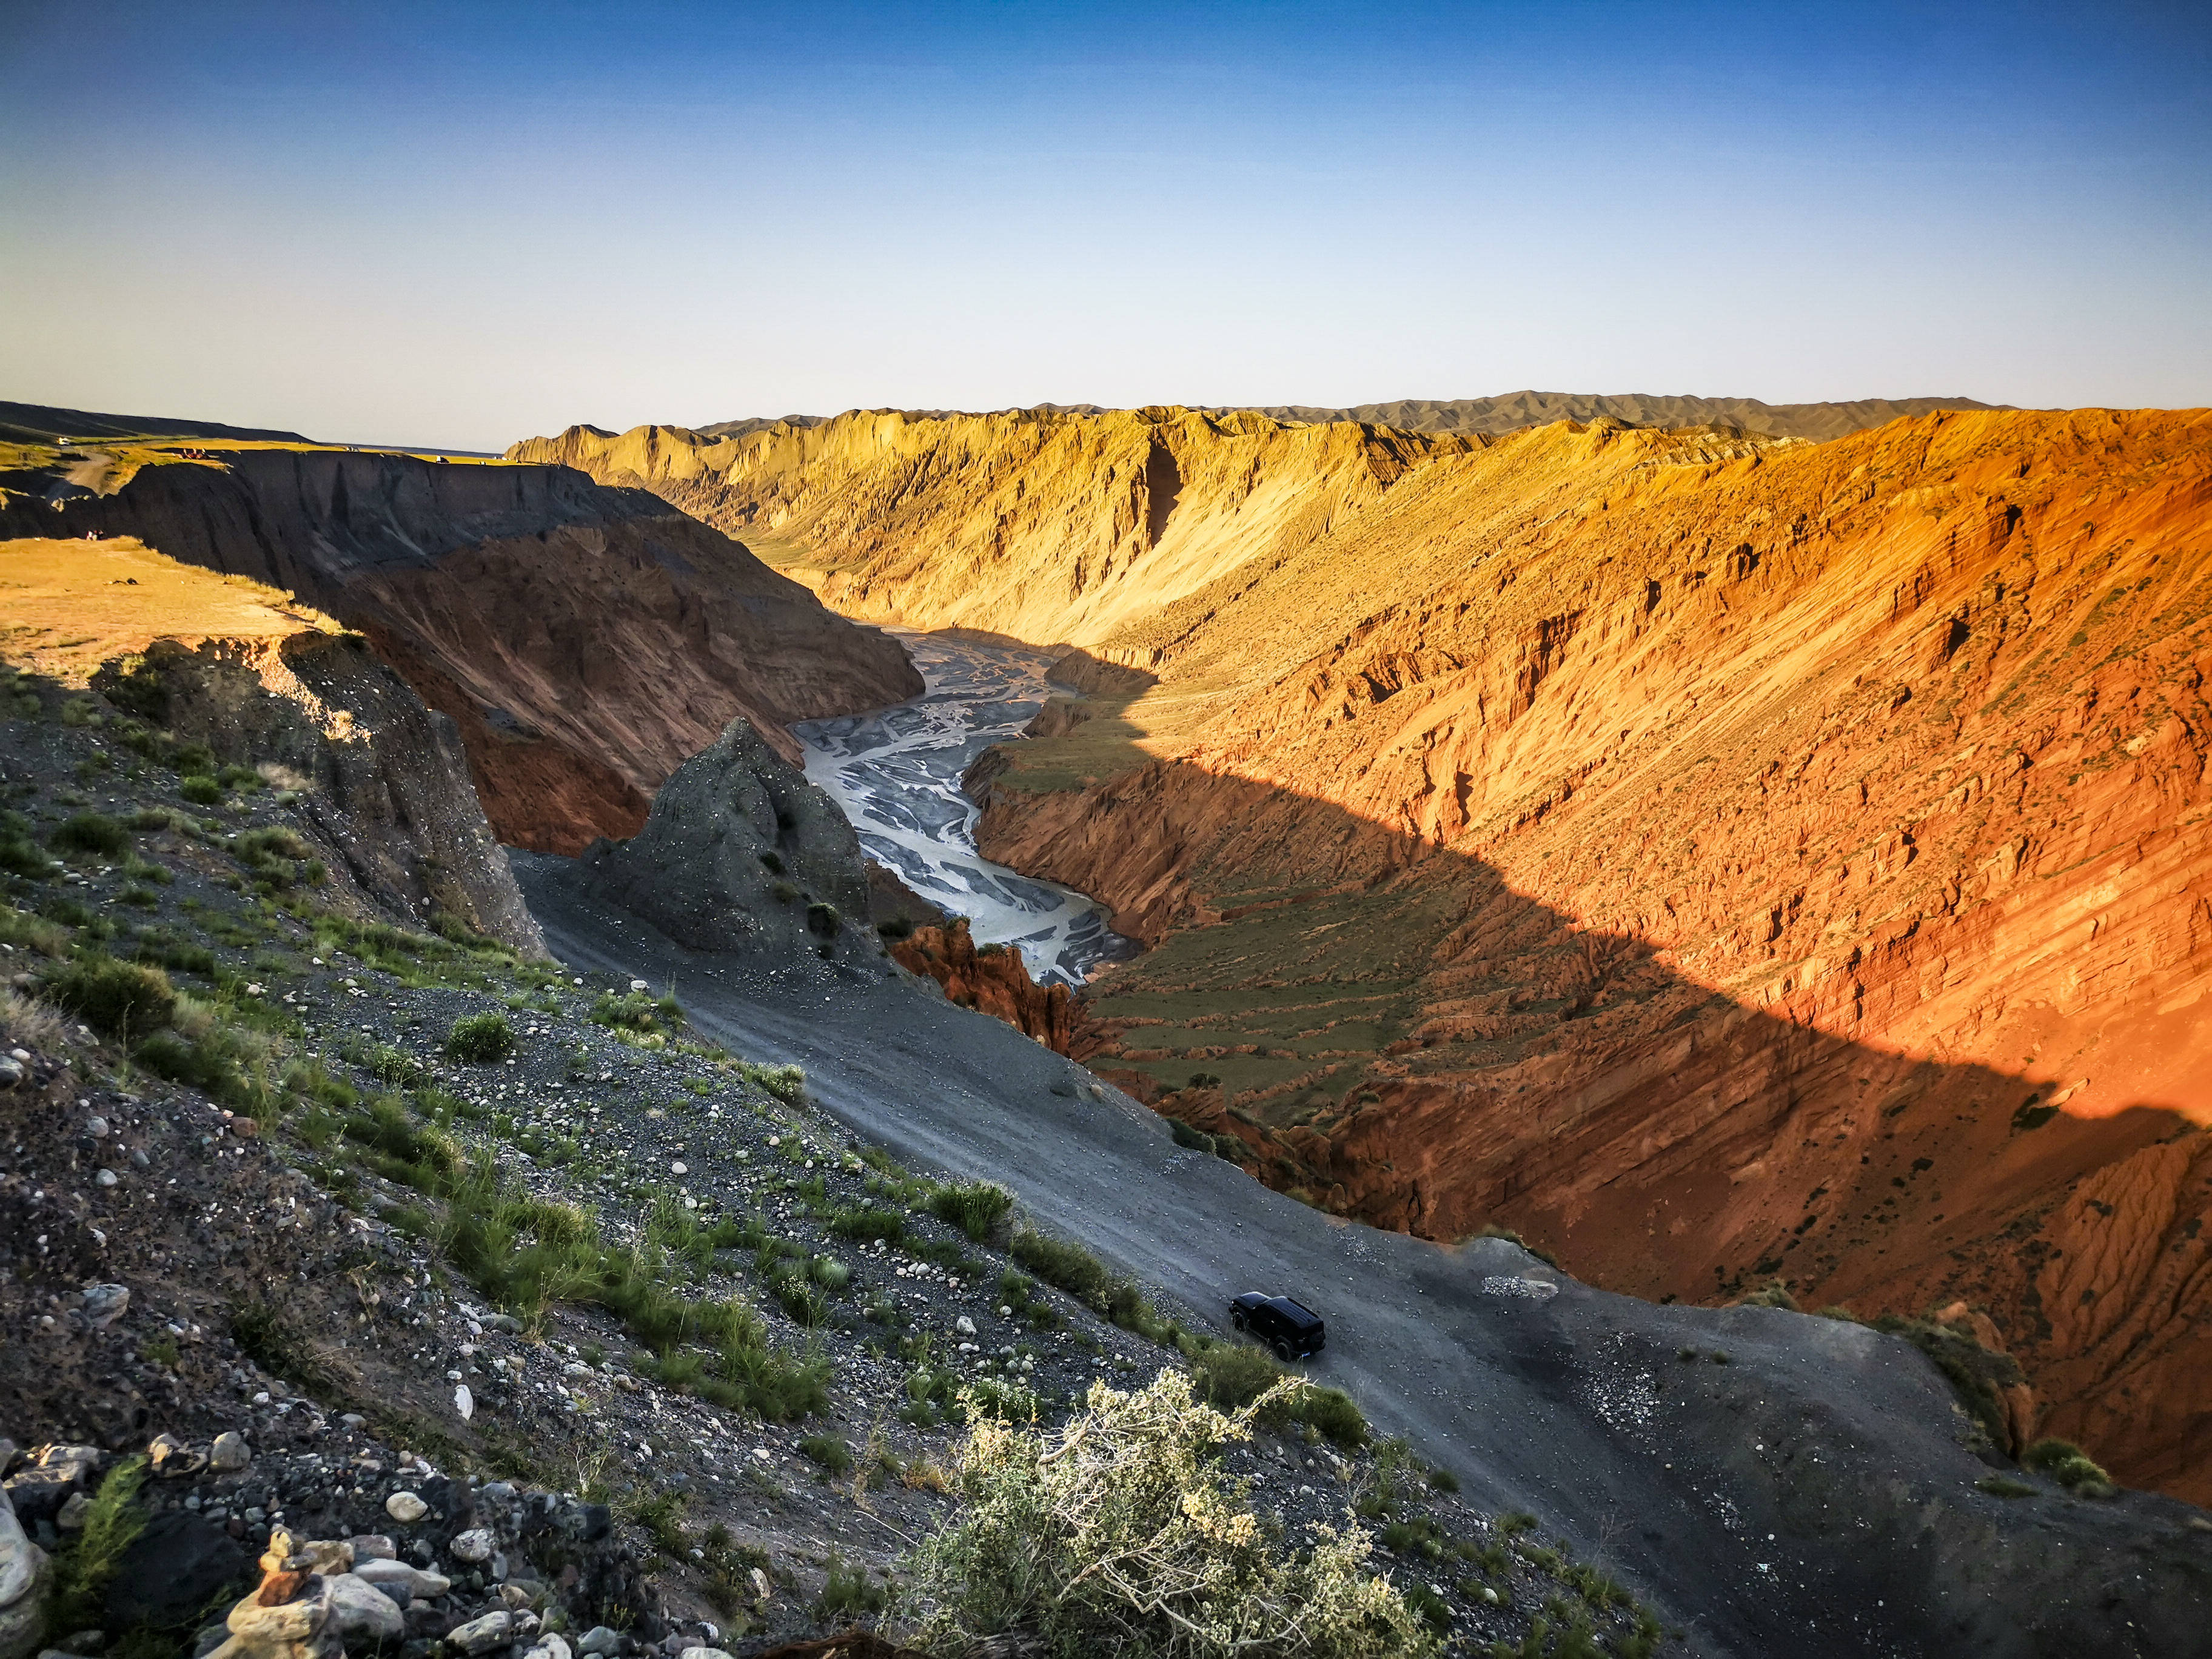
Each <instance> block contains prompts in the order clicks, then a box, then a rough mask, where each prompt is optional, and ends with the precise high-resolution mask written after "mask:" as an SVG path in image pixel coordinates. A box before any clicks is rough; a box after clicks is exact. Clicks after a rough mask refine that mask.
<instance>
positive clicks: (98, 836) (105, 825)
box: [47, 812, 131, 859]
mask: <svg viewBox="0 0 2212 1659" xmlns="http://www.w3.org/2000/svg"><path fill="white" fill-rule="evenodd" d="M47 839H48V841H49V842H51V844H52V845H53V846H56V847H59V848H64V849H65V850H67V851H69V852H72V853H87V854H91V855H93V856H94V857H95V858H107V859H119V858H121V857H122V856H123V855H124V854H125V853H127V852H129V851H130V850H131V832H130V831H129V830H128V829H125V828H124V827H123V826H122V825H121V824H119V823H117V822H116V821H115V820H114V819H113V818H111V817H108V816H107V815H106V814H105V813H103V812H79V813H77V814H76V816H74V817H71V818H70V820H69V821H68V822H67V823H64V824H63V825H62V826H61V828H60V829H57V830H55V831H54V833H53V834H52V836H49V837H48V838H47Z"/></svg>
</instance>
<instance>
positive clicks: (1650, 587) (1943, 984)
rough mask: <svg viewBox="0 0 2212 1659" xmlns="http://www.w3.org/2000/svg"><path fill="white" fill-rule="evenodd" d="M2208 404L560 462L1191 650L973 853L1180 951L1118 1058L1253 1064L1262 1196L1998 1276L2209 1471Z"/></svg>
mask: <svg viewBox="0 0 2212 1659" xmlns="http://www.w3.org/2000/svg"><path fill="white" fill-rule="evenodd" d="M572 438H573V435H572ZM563 442H564V443H566V444H567V445H568V448H567V449H566V450H564V451H563V454H564V458H567V459H575V460H578V461H580V462H582V463H584V464H586V465H593V466H595V467H598V468H599V469H601V470H602V471H603V472H604V473H605V476H617V475H622V476H627V477H634V478H637V479H641V480H644V479H650V480H652V481H653V485H654V487H655V488H657V489H663V490H664V491H666V492H669V493H671V494H678V495H683V496H684V499H687V500H690V501H692V502H693V503H694V504H695V507H696V510H699V511H702V512H704V513H714V514H717V515H720V518H721V519H722V520H723V521H724V522H726V523H727V524H731V525H733V526H734V525H738V524H748V525H755V526H760V527H761V528H762V529H763V532H765V533H766V534H767V535H769V536H770V537H781V538H786V540H785V542H784V544H782V545H781V551H778V552H777V553H776V556H778V557H779V558H780V559H781V560H782V561H783V562H785V563H786V565H787V568H792V569H793V570H795V571H801V572H803V573H806V574H808V580H811V581H812V582H814V583H815V584H816V585H817V587H818V588H819V590H820V591H821V592H823V593H824V594H825V595H828V596H829V597H830V598H831V599H832V602H833V603H836V604H838V605H843V606H848V607H849V608H851V609H853V610H854V611H856V612H858V613H860V614H866V615H870V616H884V617H894V616H895V617H900V618H902V619H904V620H906V621H908V622H919V623H926V624H929V625H942V624H950V623H957V624H960V625H964V626H971V627H977V628H987V629H995V630H998V631H1001V632H1005V633H1008V634H1013V635H1018V636H1020V637H1023V638H1025V639H1028V640H1030V641H1037V642H1049V641H1059V642H1066V643H1069V644H1072V645H1077V646H1081V647H1085V648H1086V650H1087V652H1088V653H1089V656H1090V657H1091V659H1092V660H1094V661H1097V662H1102V663H1105V664H1109V665H1119V666H1123V667H1129V668H1135V669H1140V670H1142V671H1144V673H1145V674H1146V676H1148V677H1150V678H1152V680H1154V681H1156V682H1157V683H1156V684H1152V686H1151V687H1150V689H1142V688H1141V687H1140V688H1139V689H1132V688H1130V687H1128V686H1127V685H1124V686H1121V687H1117V688H1115V691H1114V694H1113V696H1114V697H1115V702H1114V706H1113V708H1111V709H1110V710H1108V711H1105V712H1110V713H1113V714H1115V715H1116V720H1115V721H1108V720H1092V721H1090V722H1086V723H1085V724H1083V725H1082V726H1079V727H1075V728H1073V729H1072V730H1071V731H1069V732H1067V733H1066V734H1064V735H1063V736H1062V737H1060V738H1055V739H1053V740H1050V741H1048V742H1045V743H1042V744H1036V745H1023V746H1020V747H1018V748H1017V749H1016V750H1012V751H1011V761H1010V763H1009V765H1008V767H1007V769H1006V770H1005V771H1003V772H1002V773H1001V774H1000V775H999V776H998V777H997V779H996V781H995V782H990V781H989V780H988V779H987V778H986V779H985V780H984V781H985V782H986V783H987V789H988V796H989V805H988V808H987V811H986V814H985V817H984V822H983V827H982V840H983V849H984V851H985V852H986V854H987V856H990V857H992V858H994V859H996V860H1000V861H1001V862H1004V863H1007V864H1010V865H1012V866H1015V867H1017V868H1019V869H1022V870H1024V871H1026V872H1031V873H1035V874H1039V875H1044V876H1049V877H1051V878H1055V879H1058V880H1060V881H1064V882H1066V883H1068V884H1071V885H1073V886H1075V887H1077V888H1079V889H1080V890H1085V891H1087V892H1090V893H1092V894H1095V895H1097V896H1100V897H1102V898H1103V899H1105V900H1106V901H1107V902H1109V903H1111V904H1112V905H1113V906H1115V909H1116V912H1117V926H1119V927H1121V928H1122V929H1123V931H1125V932H1127V933H1131V934H1132V935H1133V936H1136V937H1139V938H1141V939H1146V941H1147V942H1149V943H1151V944H1152V945H1153V946H1154V949H1153V951H1152V952H1151V953H1150V954H1149V955H1148V956H1147V957H1145V958H1142V959H1140V960H1139V962H1137V963H1133V964H1130V965H1127V966H1125V967H1123V968H1121V969H1117V970H1116V971H1115V973H1114V974H1113V975H1110V976H1109V978H1107V979H1106V980H1105V981H1102V982H1101V984H1100V985H1099V986H1098V987H1096V989H1095V991H1094V994H1093V995H1092V997H1091V1003H1090V1012H1091V1015H1092V1017H1093V1018H1094V1019H1095V1020H1096V1022H1097V1026H1096V1029H1095V1030H1094V1032H1093V1033H1092V1034H1091V1035H1088V1036H1084V1037H1081V1038H1079V1042H1078V1052H1079V1053H1085V1052H1089V1053H1091V1054H1094V1055H1095V1056H1096V1058H1097V1063H1099V1064H1101V1065H1109V1066H1121V1067H1124V1068H1127V1069H1130V1070H1133V1071H1135V1072H1138V1073H1143V1074H1145V1075H1147V1076H1150V1077H1152V1078H1153V1079H1155V1080H1156V1082H1157V1084H1158V1086H1160V1087H1163V1088H1166V1087H1180V1086H1182V1085H1186V1084H1187V1082H1188V1079H1189V1077H1191V1076H1192V1075H1194V1074H1206V1075H1218V1076H1220V1077H1221V1078H1222V1079H1224V1083H1225V1090H1226V1092H1227V1100H1226V1104H1225V1110H1226V1111H1228V1112H1230V1113H1231V1114H1235V1115H1238V1116H1237V1117H1236V1118H1235V1121H1237V1123H1239V1124H1240V1125H1241V1126H1242V1127H1241V1128H1240V1130H1239V1133H1240V1134H1248V1135H1249V1138H1250V1139H1251V1141H1252V1143H1253V1144H1254V1145H1255V1147H1264V1148H1265V1156H1264V1157H1263V1158H1261V1159H1260V1162H1261V1165H1262V1168H1263V1173H1265V1174H1266V1175H1267V1177H1268V1178H1269V1179H1271V1180H1273V1181H1274V1182H1277V1183H1278V1184H1280V1185H1284V1186H1286V1187H1292V1188H1300V1189H1303V1190H1304V1191H1305V1192H1306V1193H1307V1194H1308V1195H1310V1196H1311V1197H1313V1198H1314V1199H1315V1200H1316V1201H1320V1202H1323V1203H1326V1204H1328V1205H1330V1206H1333V1207H1336V1208H1339V1209H1341V1210H1343V1211H1345V1212H1349V1213H1352V1214H1356V1215H1359V1216H1362V1217H1364V1218H1369V1219H1371V1220H1374V1221H1376V1222H1379V1223H1382V1224H1383V1225H1392V1226H1399V1227H1405V1228H1410V1229H1413V1230H1415V1231H1422V1232H1425V1233H1431V1234H1435V1235H1439V1236H1457V1235H1461V1234H1464V1233H1466V1232H1468V1231H1474V1230H1476V1229H1477V1228H1479V1227H1480V1226H1482V1225H1486V1224H1492V1223H1496V1224H1498V1225H1509V1226H1512V1227H1515V1228H1516V1229H1518V1230H1520V1231H1524V1232H1526V1233H1528V1234H1529V1235H1530V1236H1531V1237H1534V1238H1537V1239H1539V1240H1541V1241H1543V1242H1545V1243H1548V1244H1550V1245H1552V1246H1553V1247H1554V1248H1557V1249H1560V1250H1561V1251H1562V1252H1563V1253H1564V1254H1565V1257H1566V1259H1568V1260H1569V1261H1571V1262H1572V1263H1573V1264H1574V1265H1575V1266H1576V1267H1577V1269H1578V1270H1580V1271H1583V1272H1587V1273H1590V1274H1591V1275H1592V1276H1593V1277H1595V1278H1596V1279H1599V1280H1600V1281H1601V1282H1603V1283H1606V1284H1608V1285H1613V1286H1615V1287H1618V1288H1622V1289H1627V1290H1633V1291H1640V1292H1642V1293H1644V1294H1648V1295H1653V1296H1674V1297H1689V1298H1697V1299H1706V1298H1711V1297H1728V1296H1733V1295H1736V1294H1740V1293H1741V1292H1742V1291H1744V1290H1746V1289H1747V1288H1749V1287H1751V1286H1753V1285H1756V1284H1757V1283H1759V1282H1760V1281H1761V1280H1762V1279H1765V1278H1767V1277H1771V1276H1782V1277H1785V1278H1787V1279H1789V1280H1790V1282H1791V1284H1792V1285H1793V1286H1794V1287H1795V1288H1796V1293H1797V1295H1798V1297H1799V1299H1800V1300H1801V1301H1804V1302H1805V1303H1806V1304H1807V1305H1817V1304H1820V1303H1823V1302H1829V1301H1838V1300H1848V1301H1850V1302H1851V1303H1852V1304H1854V1305H1856V1306H1857V1307H1859V1308H1860V1309H1861V1310H1862V1311H1874V1310H1884V1309H1887V1310H1898V1311H1904V1312H1910V1313H1918V1312H1920V1311H1922V1310H1924V1309H1926V1308H1928V1307H1929V1306H1932V1305H1945V1304H1949V1303H1951V1302H1953V1301H1954V1300H1955V1299H1958V1298H1960V1297H1964V1298H1966V1300H1968V1301H1969V1302H1970V1303H1972V1304H1975V1305H1976V1306H1977V1307H1978V1308H1979V1310H1981V1311H1983V1312H1984V1315H1985V1316H1988V1317H1990V1318H1991V1319H1992V1320H1993V1321H1994V1322H1995V1325H1996V1327H1997V1328H1999V1329H2000V1332H2001V1334H2002V1340H2004V1341H2005V1342H2006V1343H2007V1344H2008V1346H2010V1347H2011V1349H2012V1350H2013V1352H2015V1353H2016V1354H2018V1355H2019V1357H2020V1358H2021V1362H2022V1364H2024V1365H2025V1366H2026V1367H2027V1371H2028V1374H2029V1376H2030V1377H2031V1378H2032V1380H2033V1383H2035V1386H2036V1389H2037V1391H2038V1397H2039V1401H2040V1405H2039V1413H2040V1422H2039V1425H2038V1426H2039V1428H2040V1429H2041V1430H2044V1431H2051V1432H2056V1433H2059V1434H2064V1435H2070V1436H2074V1437H2081V1438H2084V1439H2087V1440H2088V1441H2089V1442H2090V1443H2093V1445H2095V1446H2096V1447H2097V1448H2098V1449H2099V1450H2100V1452H2101V1453H2102V1454H2104V1455H2106V1457H2107V1459H2108V1461H2110V1462H2112V1463H2113V1464H2114V1465H2115V1467H2116V1470H2117V1471H2118V1473H2120V1474H2122V1475H2123V1476H2124V1478H2126V1479H2129V1480H2136V1481H2139V1482H2142V1483H2146V1484H2155V1485H2162V1486H2166V1487H2168V1488H2169V1489H2171V1490H2176V1491H2180V1492H2187V1493H2190V1494H2191V1495H2195V1496H2200V1497H2202V1496H2209V1495H2212V1445H2207V1444H2204V1443H2202V1441H2201V1435H2200V1431H2199V1430H2198V1429H2197V1427H2196V1426H2194V1425H2198V1424H2201V1423H2202V1422H2203V1421H2205V1420H2208V1419H2207V1412H2206V1407H2208V1406H2212V1400H2208V1399H2206V1398H2205V1397H2204V1396H2203V1394H2202V1385H2201V1382H2200V1379H2201V1378H2202V1377H2203V1376H2205V1375H2207V1374H2212V1370H2209V1369H2208V1367H2206V1366H2205V1365H2204V1364H2203V1363H2202V1361H2203V1358H2204V1357H2205V1356H2204V1355H2203V1352H2202V1347H2203V1341H2204V1340H2205V1339H2204V1338H2203V1336H2201V1335H2200V1334H2199V1333H2200V1332H2201V1331H2202V1330H2203V1329H2205V1328H2207V1325H2206V1304H2205V1302H2204V1290H2203V1286H2204V1284H2205V1282H2206V1280H2205V1273H2206V1271H2207V1267H2208V1264H2207V1263H2206V1262H2205V1261H2204V1257H2203V1250H2204V1249H2205V1247H2204V1246H2203V1244H2202V1243H2200V1242H2199V1238H2200V1235H2201V1234H2202V1232H2203V1219H2204V1218H2205V1215H2206V1212H2207V1210H2208V1208H2212V1188H2209V1187H2208V1185H2207V1176H2208V1174H2212V1170H2208V1168H2207V1160H2206V1158H2205V1157H2204V1154H2203V1144H2204V1143H2203V1136H2202V1134H2201V1133H2200V1131H2199V1126H2200V1125H2201V1124H2203V1123H2204V1122H2205V1121H2212V1096H2208V1095H2207V1094H2206V1079H2207V1078H2212V1064H2208V1049H2212V1025H2208V1023H2207V1020H2206V1018H2205V1015H2204V1012H2203V1011H2204V1008H2205V1006H2206V1004H2205V1003H2204V1001H2203V996H2204V993H2205V990H2206V988H2207V987H2208V985H2212V894H2208V892H2207V891H2206V884H2207V883H2208V881H2212V788H2209V787H2208V781H2207V775H2206V753H2207V744H2208V742H2212V738H2208V735H2207V734H2208V732H2212V706H2208V704H2207V702H2206V699H2205V696H2204V691H2203V681H2204V676H2205V673H2206V671H2207V670H2208V669H2212V534H2208V529H2209V528H2212V417H2208V416H2205V415H2204V414H2203V413H2201V412H2180V413H2172V414H2166V413H2156V412H2142V413H2134V414H2128V413H2116V412H2112V411H2077V412H2074V413H2070V414H2028V413H2002V414H1997V413H1990V414H1948V415H1945V414H1939V415H1933V416H1924V417H1923V418H1919V419H1915V420H1911V421H1903V422H1895V423H1893V424H1891V425H1888V426H1886V427H1882V428H1876V429H1873V430H1869V431H1863V432H1861V433H1858V434H1857V435H1853V436H1850V437H1846V438H1843V439H1840V440H1838V441H1834V442H1831V443H1826V444H1820V445H1814V444H1807V443H1799V442H1771V441H1762V440H1759V439H1756V438H1752V437H1748V436H1747V435H1742V434H1741V433H1729V432H1722V431H1701V432H1673V433H1669V432H1655V431H1638V430H1629V429H1625V428H1621V427H1620V425H1619V424H1618V423H1616V422H1611V421H1607V420H1595V421H1593V422H1590V423H1589V424H1588V425H1577V424H1572V423H1563V424H1559V425H1555V426H1552V427H1547V428H1538V429H1534V430H1530V431H1525V432H1522V433H1518V434H1516V435H1510V436H1507V437H1502V438H1495V439H1490V440H1483V439H1480V438H1448V439H1446V438H1435V437H1423V436H1418V435H1407V434H1402V433H1395V432H1390V431H1386V430H1380V429H1375V428H1360V427H1357V426H1334V427H1319V428H1283V427H1281V426H1279V425H1278V424H1276V423H1274V422H1268V421H1266V420H1264V419H1262V418H1261V417H1259V416H1232V417H1220V418H1217V417H1211V416H1200V415H1194V414H1192V413H1190V412H1188V411H1174V410H1157V411H1139V412H1132V413H1126V414H1121V415H1111V416H1096V417H1082V416H992V417H963V418H958V419H953V420H946V421H939V422H913V421H908V420H905V419H903V418H902V417H897V416H845V417H841V418H840V420H838V421H833V422H825V423H823V424H822V425H819V426H816V427H811V428H806V429H805V430H803V431H800V430H790V431H779V430H776V429H774V428H771V429H769V430H768V431H765V432H761V433H757V434H754V435H751V436H750V437H749V438H747V439H744V440H741V441H737V442H736V443H734V444H732V445H731V446H729V447H726V448H720V449H718V448H716V447H713V446H702V445H698V444H696V443H693V442H691V441H689V440H687V439H685V438H684V435H681V434H671V433H668V432H662V433H659V434H647V435H642V436H641V435H639V434H631V435H627V436H626V437H625V438H624V439H623V440H620V441H607V443H606V447H605V452H604V453H601V454H599V456H597V457H596V458H593V457H590V456H586V455H585V454H583V453H581V450H582V448H583V447H584V446H581V445H580V444H577V443H575V442H573V441H569V440H564V441H563ZM687 469H688V471H687ZM687 492H688V493H687ZM1131 698H1133V699H1134V701H1133V702H1131V701H1130V699H1131ZM1109 728H1115V729H1122V730H1127V731H1128V732H1131V733H1132V736H1131V738H1130V740H1129V742H1128V743H1127V744H1126V745H1125V747H1124V750H1123V752H1122V753H1121V755H1120V756H1119V757H1112V756H1109V755H1106V754H1105V753H1104V751H1103V750H1102V747H1101V738H1100V736H1099V734H1100V733H1101V732H1103V731H1105V730H1108V729H1109ZM1064 757H1072V758H1067V759H1066V763H1062V760H1063V758H1064ZM990 770H992V768H989V767H987V768H985V769H983V771H984V773H988V772H989V771H990ZM1072 770H1073V771H1076V772H1078V773H1079V775H1080V778H1081V780H1084V781H1079V782H1078V783H1077V784H1076V785H1075V787H1067V783H1066V778H1067V775H1068V773H1069V772H1070V771H1072ZM1025 774H1027V775H1030V776H1033V777H1035V778H1036V779H1038V780H1040V781H1038V782H1037V783H1036V784H1035V785H1034V786H1032V785H1030V784H1029V783H1027V782H1025ZM979 776H980V774H979Z"/></svg>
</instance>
